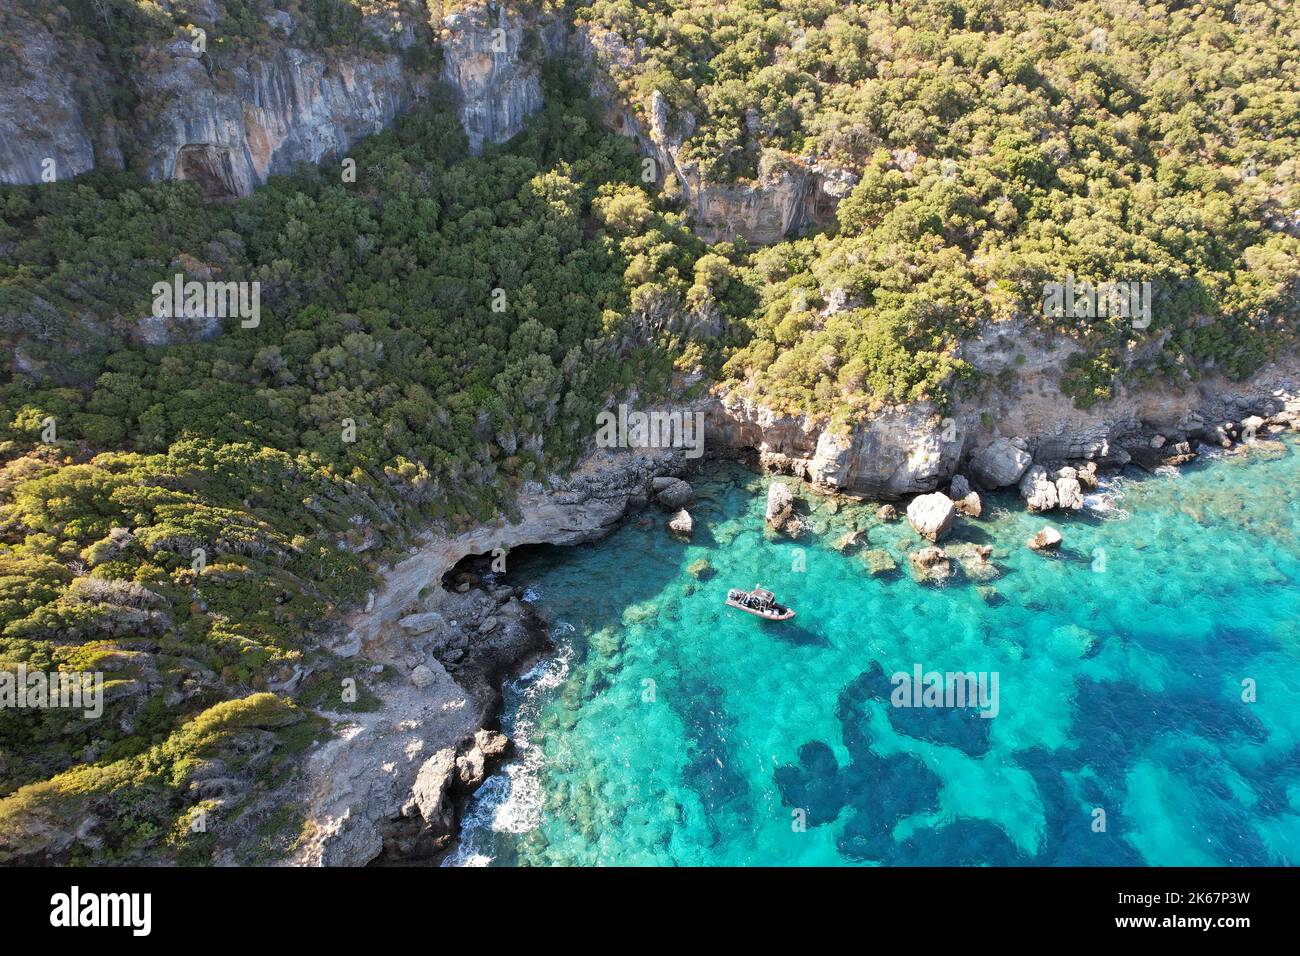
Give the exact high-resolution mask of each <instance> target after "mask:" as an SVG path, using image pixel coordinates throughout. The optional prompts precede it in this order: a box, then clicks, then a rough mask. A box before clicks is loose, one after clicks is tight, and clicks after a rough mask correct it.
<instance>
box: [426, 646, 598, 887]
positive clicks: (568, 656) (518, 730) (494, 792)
mask: <svg viewBox="0 0 1300 956" xmlns="http://www.w3.org/2000/svg"><path fill="white" fill-rule="evenodd" d="M575 631H576V628H575V627H574V626H573V625H572V624H570V623H568V622H566V621H561V622H558V623H557V624H555V625H554V626H553V627H552V628H551V635H552V637H554V638H556V639H557V643H559V644H560V650H559V652H558V653H557V654H556V655H555V656H554V657H548V658H545V659H544V660H541V661H538V662H537V664H535V665H534V666H533V667H532V668H530V669H529V670H528V672H527V673H525V674H523V675H521V676H520V677H518V678H516V679H515V680H513V681H510V682H509V683H508V684H507V685H506V687H505V694H504V697H505V698H506V704H507V706H506V710H507V713H509V712H511V711H513V712H514V714H515V717H514V720H513V722H512V724H511V725H510V727H509V728H507V729H508V732H509V734H510V737H511V739H512V740H513V741H514V744H515V756H514V758H513V759H512V760H510V762H508V763H507V764H505V765H504V766H503V767H502V768H501V769H500V770H498V771H497V772H496V773H494V774H493V775H492V776H490V777H488V778H487V780H485V781H483V785H482V786H481V787H480V788H479V789H478V792H477V793H475V794H474V797H473V799H472V800H471V801H470V804H469V806H468V807H467V808H466V810H465V816H464V818H463V820H462V821H461V832H460V843H459V844H458V845H457V847H456V850H455V851H454V852H453V853H450V854H448V856H447V858H446V859H445V860H444V861H443V866H488V865H489V864H490V863H491V862H492V860H493V859H494V858H495V851H496V835H497V834H501V833H514V834H519V833H527V832H529V831H530V830H535V829H536V828H537V827H538V826H540V825H541V822H542V806H543V800H544V798H545V794H544V793H543V791H542V781H541V771H542V766H543V764H544V762H545V756H544V755H543V753H542V748H541V747H540V746H538V745H536V744H534V743H533V741H532V737H533V732H534V730H535V729H536V726H537V719H538V717H539V715H540V713H541V709H542V707H543V706H544V704H545V702H546V700H547V699H548V698H549V696H550V694H549V692H550V691H553V690H555V689H556V688H557V687H559V686H560V685H561V684H563V683H564V680H565V678H566V677H568V675H569V665H570V662H571V661H572V660H573V647H572V645H571V644H568V643H567V642H564V641H562V640H560V639H562V638H565V637H567V636H568V635H570V634H573V633H574V632H575ZM512 701H513V702H515V703H514V705H513V706H512Z"/></svg>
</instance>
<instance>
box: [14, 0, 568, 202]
mask: <svg viewBox="0 0 1300 956" xmlns="http://www.w3.org/2000/svg"><path fill="white" fill-rule="evenodd" d="M163 6H164V8H165V9H169V5H167V4H166V3H164V4H163ZM429 15H430V14H429V12H428V10H427V8H426V7H425V6H424V5H423V4H416V3H414V2H412V3H409V4H407V5H406V6H398V7H395V8H393V9H392V10H391V11H390V15H389V16H386V17H383V18H381V19H376V20H375V22H370V21H369V20H368V21H367V25H368V26H369V27H370V28H371V29H372V30H373V31H374V32H375V33H376V35H377V36H379V37H380V38H381V40H382V43H383V46H384V48H385V50H386V52H370V51H368V50H357V51H353V50H350V49H349V50H318V49H313V48H310V47H308V46H306V45H304V44H303V43H301V42H300V40H299V39H298V37H299V32H298V30H297V24H296V23H295V21H294V19H293V17H292V15H291V14H290V13H289V12H288V11H287V10H276V11H275V12H274V13H272V14H271V15H269V16H268V17H267V19H266V24H267V27H268V29H269V35H270V39H269V40H268V41H266V42H263V43H261V44H260V45H258V47H256V49H255V50H254V49H247V50H245V51H244V52H242V53H240V52H230V51H229V50H223V51H218V50H217V46H216V41H217V40H218V39H219V38H220V36H221V21H220V18H219V16H218V14H217V12H216V11H215V8H213V9H211V10H209V11H208V16H209V19H203V20H200V23H201V24H202V25H204V26H205V28H207V29H208V30H209V36H208V39H209V45H208V49H207V50H204V51H197V50H195V49H194V48H193V45H192V44H191V42H190V41H189V40H185V39H174V40H171V41H168V42H166V43H159V44H157V45H153V46H151V45H149V44H147V43H144V44H141V45H139V46H137V47H136V48H134V49H133V50H132V57H131V67H130V75H129V76H125V77H123V76H118V75H115V73H114V71H113V69H112V68H111V67H110V66H109V63H108V60H107V57H106V56H105V55H103V54H104V50H103V49H102V48H99V47H98V46H97V45H95V44H93V43H92V44H89V45H84V44H82V41H80V40H77V41H74V40H73V39H70V37H72V36H73V34H74V31H72V30H70V29H63V28H60V27H58V26H55V27H52V26H51V25H50V23H47V22H46V20H45V19H41V18H38V17H36V16H31V15H28V14H27V13H26V12H25V11H24V9H23V7H22V0H0V23H3V24H4V27H5V31H6V33H7V34H9V36H10V37H12V47H13V48H14V49H15V50H16V51H17V53H18V57H17V60H16V61H15V62H13V63H10V64H7V65H4V66H0V80H3V81H4V82H3V83H0V183H34V182H40V181H42V173H43V171H45V170H46V169H47V168H49V164H47V163H46V162H45V161H46V160H47V159H49V160H53V167H52V168H53V175H54V176H55V177H57V178H58V179H67V178H69V177H71V176H74V175H77V174H79V173H84V172H87V171H88V170H90V169H93V168H95V167H96V166H109V167H117V168H121V167H122V166H124V165H126V164H127V163H128V162H129V163H130V164H131V165H133V166H134V167H136V168H138V169H140V171H141V172H142V173H144V175H146V176H147V177H148V178H150V179H189V180H193V181H195V182H197V183H198V184H199V186H200V187H201V188H202V190H203V192H204V194H205V195H207V196H209V197H210V198H225V197H229V196H239V195H244V194H247V193H248V192H250V191H252V189H253V188H254V187H256V186H257V185H259V184H261V183H263V182H265V181H266V179H267V177H268V176H270V175H272V174H275V173H282V172H287V171H289V170H290V169H291V168H292V167H293V165H294V164H295V163H297V162H306V163H316V162H319V161H320V160H322V159H323V158H324V157H327V156H331V155H342V154H343V153H344V152H345V151H346V150H347V149H348V147H349V146H350V145H351V144H353V143H355V142H356V141H357V140H359V139H361V138H363V137H365V136H369V135H371V134H373V133H376V132H379V131H380V130H382V129H384V128H385V127H386V126H388V125H390V124H391V123H392V122H393V120H394V119H395V118H396V117H398V116H399V115H401V114H402V113H404V112H406V111H408V110H410V109H411V108H412V107H413V106H414V105H415V104H416V103H417V102H418V101H419V100H420V99H421V98H423V97H424V96H425V95H427V94H428V93H429V91H430V90H431V89H432V88H433V86H434V85H435V84H436V83H437V82H438V80H439V79H441V80H442V81H444V82H446V83H447V84H448V85H449V86H450V87H451V92H452V94H453V96H455V97H456V99H457V102H458V109H459V113H460V117H461V120H462V122H463V124H464V126H465V131H466V133H467V135H468V136H469V140H470V147H471V150H472V151H473V152H476V153H477V152H479V151H481V150H482V147H483V144H484V143H485V142H502V141H504V140H506V139H509V138H510V137H511V136H513V135H515V134H516V133H518V132H519V131H520V130H521V129H522V128H523V124H524V121H525V120H526V119H527V118H528V117H529V116H530V115H532V114H533V113H535V112H537V110H539V109H541V107H542V91H541V83H540V79H539V72H538V70H539V65H540V62H541V60H542V59H544V58H545V57H546V56H548V55H553V54H555V53H556V52H558V51H559V50H561V49H562V48H563V47H564V43H565V36H566V33H565V30H564V27H563V25H562V24H561V23H560V21H558V20H556V19H555V18H553V17H543V16H540V15H534V14H527V13H525V12H521V11H520V10H519V9H516V8H514V7H510V6H505V5H495V4H475V5H471V6H468V7H463V8H460V9H458V10H456V11H455V12H453V13H449V14H447V15H446V16H442V17H441V18H440V19H439V18H438V15H437V14H436V13H435V14H434V18H435V22H436V23H437V24H438V27H439V30H438V36H436V37H435V36H434V34H433V33H432V31H431V30H430V29H429V27H428V25H427V23H426V18H427V17H429ZM47 19H48V18H47ZM78 44H81V45H78ZM438 44H440V45H441V48H442V50H441V52H442V69H441V74H440V75H439V74H438V73H437V72H436V71H434V70H419V69H414V68H412V67H411V66H410V62H411V61H410V60H409V59H408V58H406V57H404V56H403V55H402V51H403V50H406V49H408V48H410V47H412V46H419V45H424V46H426V47H428V48H429V51H430V53H431V54H433V52H434V48H435V46H437V45H438ZM425 59H426V60H428V61H430V62H432V61H433V60H435V59H436V57H435V56H433V55H430V56H429V57H427V58H425ZM72 63H76V64H78V68H77V70H75V71H74V70H72V69H70V68H69V64H72ZM115 83H117V84H125V85H127V86H129V87H130V89H131V90H132V92H133V93H134V94H135V96H136V105H135V106H134V107H133V109H132V110H131V112H130V115H127V116H105V115H103V110H102V108H100V107H94V106H93V104H94V102H95V101H94V97H93V96H89V95H88V93H87V89H88V88H103V89H106V88H108V87H110V86H112V85H113V84H115ZM127 144H129V149H128V150H127V151H128V152H129V153H130V154H131V155H130V156H129V157H128V158H124V155H123V153H124V148H123V147H124V145H127ZM47 178H48V177H47Z"/></svg>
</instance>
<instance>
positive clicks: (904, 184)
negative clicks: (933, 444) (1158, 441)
mask: <svg viewBox="0 0 1300 956" xmlns="http://www.w3.org/2000/svg"><path fill="white" fill-rule="evenodd" d="M579 16H580V17H581V19H583V20H584V21H585V22H587V23H589V24H590V25H592V26H593V27H594V28H598V29H602V30H608V31H613V32H615V33H617V34H618V35H619V36H620V37H621V38H622V40H623V41H624V42H625V44H626V46H627V48H628V50H629V55H628V57H627V58H626V61H625V62H622V63H619V62H614V63H611V64H610V65H609V66H610V68H611V69H612V70H613V71H614V72H615V74H616V77H617V78H618V80H619V82H620V86H621V88H622V90H623V92H624V94H625V95H626V96H627V97H628V98H629V99H630V100H631V101H632V102H634V103H635V104H638V106H639V107H640V108H642V109H644V108H645V106H646V104H647V103H648V101H649V99H650V96H651V94H652V93H653V92H654V91H659V92H661V93H662V94H664V96H666V97H667V99H668V101H669V103H670V104H671V105H672V107H673V108H674V118H673V125H674V127H675V128H676V129H677V131H678V132H679V133H680V134H682V135H683V136H684V139H683V143H682V147H681V150H680V153H679V156H678V161H679V162H684V163H688V164H690V163H694V164H696V165H697V166H698V168H699V170H700V172H701V173H702V174H703V178H704V179H705V180H706V181H728V180H746V179H752V178H754V177H756V176H759V175H760V172H761V168H762V167H764V166H774V167H780V166H781V165H782V164H783V163H789V162H791V161H803V162H805V163H812V162H818V163H822V164H828V165H831V166H839V167H845V168H848V169H851V170H853V171H854V172H856V173H859V174H861V181H860V183H859V184H858V186H857V188H856V189H855V190H854V192H853V193H852V195H851V196H849V197H848V198H847V199H846V200H845V201H843V202H842V203H841V204H840V207H839V210H838V220H839V222H838V225H839V237H838V238H836V239H829V240H828V239H825V238H822V239H817V240H815V241H811V242H806V243H798V244H795V245H793V246H791V247H779V248H777V249H771V250H765V251H763V252H761V253H759V254H758V255H756V256H754V258H753V260H752V267H753V270H754V276H755V278H756V279H757V280H759V281H758V282H756V285H757V286H758V287H760V288H763V289H765V290H766V291H767V295H766V301H765V307H764V309H763V310H762V312H761V314H760V315H759V317H758V319H757V320H756V322H755V323H754V327H753V332H754V339H753V343H752V344H751V345H750V346H749V348H748V349H746V350H744V351H742V352H740V353H739V354H738V355H736V356H735V357H734V358H733V359H732V360H731V364H730V366H729V370H730V372H731V374H732V376H733V378H734V379H735V380H736V381H737V382H742V383H747V384H748V386H749V387H750V388H751V389H752V390H753V391H754V392H755V393H756V394H758V395H760V396H761V397H763V398H764V399H765V400H766V401H768V402H770V403H771V404H774V405H777V406H780V407H782V408H785V409H788V410H812V411H814V412H816V413H818V414H831V413H834V412H837V411H838V412H840V413H841V414H853V413H855V412H857V411H859V410H861V409H863V408H870V407H871V406H873V405H875V404H878V403H879V402H881V401H883V400H897V399H903V398H909V397H915V396H917V395H920V394H931V395H934V394H937V393H940V392H941V390H942V387H943V386H944V384H945V383H948V384H952V382H953V376H954V375H956V374H959V373H960V372H961V371H962V363H961V361H960V359H959V358H958V357H957V349H958V342H959V341H960V339H961V337H962V336H963V335H966V334H969V333H970V332H972V331H973V330H974V329H975V328H976V327H977V326H978V325H980V324H981V323H985V322H987V321H989V320H1005V319H1008V318H1011V317H1013V316H1022V317H1023V316H1029V317H1031V319H1033V320H1034V321H1033V322H1032V323H1031V324H1032V325H1034V326H1037V327H1039V328H1043V329H1046V328H1049V327H1051V326H1053V325H1055V326H1059V331H1062V332H1064V333H1066V334H1068V335H1070V336H1071V337H1074V338H1076V339H1078V340H1080V344H1081V346H1082V348H1083V353H1082V354H1081V355H1080V356H1079V358H1078V359H1076V360H1075V361H1074V363H1073V371H1072V374H1071V375H1070V376H1069V377H1067V379H1066V381H1065V383H1064V384H1065V386H1066V388H1067V390H1068V391H1069V392H1070V393H1072V394H1073V395H1074V396H1075V398H1076V400H1077V401H1078V402H1079V403H1080V404H1090V403H1091V402H1094V401H1096V400H1098V399H1101V398H1106V397H1109V395H1110V394H1111V392H1112V389H1113V387H1114V384H1115V376H1116V373H1117V372H1119V371H1121V370H1123V371H1124V372H1125V373H1126V374H1129V375H1130V376H1132V377H1138V376H1146V377H1150V378H1153V379H1162V380H1165V381H1170V382H1174V383H1184V382H1187V381H1189V380H1190V379H1192V378H1194V377H1196V376H1198V375H1200V374H1202V373H1203V372H1204V371H1206V370H1210V369H1216V370H1221V371H1225V372H1227V373H1228V374H1230V375H1234V376H1241V375H1245V374H1247V373H1249V372H1250V371H1252V370H1253V369H1255V368H1256V367H1258V365H1259V364H1260V362H1261V361H1262V360H1263V359H1264V357H1265V356H1266V355H1268V354H1271V353H1272V352H1274V351H1275V350H1276V348H1277V347H1278V346H1279V345H1280V344H1281V342H1282V341H1284V340H1289V337H1290V336H1291V334H1292V332H1293V329H1294V320H1295V318H1296V298H1297V289H1298V288H1300V280H1298V278H1297V277H1298V276H1300V242H1298V240H1297V238H1296V235H1297V231H1298V230H1300V166H1298V162H1300V161H1298V160H1297V154H1296V142H1297V138H1298V137H1300V86H1298V84H1297V76H1300V49H1298V44H1300V35H1298V34H1297V32H1296V21H1295V16H1294V10H1292V9H1291V8H1289V7H1281V6H1278V5H1276V4H1271V3H1267V2H1263V0H1260V2H1253V3H1252V2H1245V3H1239V2H1229V0H1222V2H1203V3H1194V4H1193V3H1168V4H1143V3H1135V2H1127V0H1093V2H1078V3H1048V2H1023V0H1021V2H989V0H967V2H961V0H911V2H906V3H888V4H885V3H853V4H848V5H846V4H843V3H839V2H833V0H733V2H728V3H725V4H723V3H716V2H714V0H657V2H648V3H630V2H627V0H595V2H592V3H590V4H587V5H585V6H584V7H583V9H582V10H581V11H580V14H579ZM1067 275H1075V276H1077V277H1079V278H1080V279H1084V278H1086V279H1090V280H1092V281H1094V282H1097V281H1127V280H1135V281H1150V282H1152V283H1153V290H1154V300H1155V301H1154V303H1153V309H1152V314H1153V322H1152V324H1151V327H1150V328H1148V329H1146V330H1144V331H1143V332H1142V333H1141V334H1137V335H1135V334H1134V330H1133V328H1132V327H1131V325H1130V324H1129V323H1128V322H1127V321H1125V320H1122V319H1117V318H1099V319H1094V320H1079V319H1070V320H1068V321H1066V322H1060V323H1054V322H1049V321H1046V320H1043V319H1042V318H1041V311H1042V310H1041V306H1042V298H1043V286H1044V283H1045V282H1050V281H1058V282H1059V281H1064V279H1065V277H1066V276H1067ZM831 292H834V293H835V294H836V295H837V297H838V298H839V300H840V303H842V304H847V305H848V306H849V307H850V310H849V311H848V312H841V313H839V314H838V315H835V316H834V317H833V318H830V319H826V318H825V317H824V316H823V315H822V314H821V313H823V312H824V311H825V306H826V304H827V303H826V302H825V300H824V296H825V295H826V294H828V293H831ZM1017 335H1023V333H1021V332H1017ZM1152 343H1154V346H1152ZM1135 364H1136V365H1140V367H1134V366H1135Z"/></svg>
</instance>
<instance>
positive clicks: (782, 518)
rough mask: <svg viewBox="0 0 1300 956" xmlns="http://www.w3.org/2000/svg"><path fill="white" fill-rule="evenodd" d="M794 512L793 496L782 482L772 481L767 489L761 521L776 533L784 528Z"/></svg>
mask: <svg viewBox="0 0 1300 956" xmlns="http://www.w3.org/2000/svg"><path fill="white" fill-rule="evenodd" d="M793 510H794V495H793V494H791V493H790V487H789V486H788V485H787V484H786V483H785V482H783V481H774V482H772V484H771V485H769V486H768V489H767V505H766V507H765V508H764V509H763V520H764V521H765V522H766V523H767V524H768V525H769V526H770V527H771V528H772V529H773V530H776V531H780V530H781V529H782V528H784V527H785V524H786V522H787V521H789V520H790V515H791V514H792V513H793Z"/></svg>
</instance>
